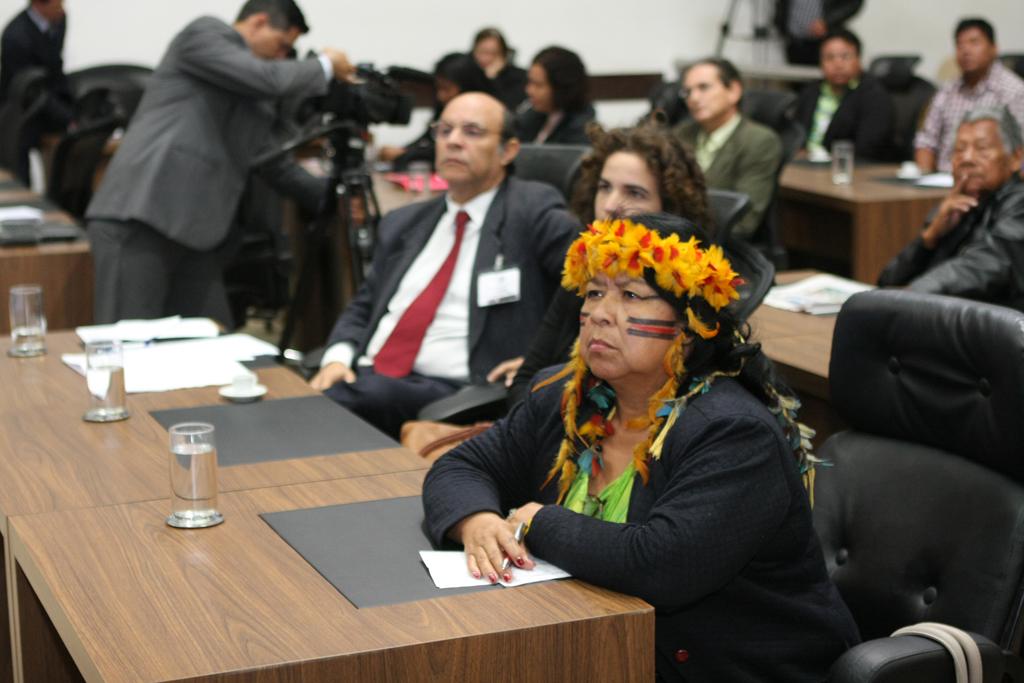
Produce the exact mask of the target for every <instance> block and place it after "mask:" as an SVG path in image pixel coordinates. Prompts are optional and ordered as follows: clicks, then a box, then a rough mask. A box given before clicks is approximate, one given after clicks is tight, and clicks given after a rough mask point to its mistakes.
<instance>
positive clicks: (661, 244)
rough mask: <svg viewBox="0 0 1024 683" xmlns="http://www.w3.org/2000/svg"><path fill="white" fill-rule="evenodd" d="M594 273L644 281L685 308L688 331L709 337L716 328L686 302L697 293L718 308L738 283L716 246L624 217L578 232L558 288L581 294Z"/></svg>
mask: <svg viewBox="0 0 1024 683" xmlns="http://www.w3.org/2000/svg"><path fill="white" fill-rule="evenodd" d="M597 273H604V274H606V275H608V276H609V277H613V278H614V277H616V276H617V275H619V274H620V273H626V274H627V275H629V276H630V277H635V278H645V279H647V280H648V281H649V282H650V283H651V285H652V286H655V287H657V288H658V289H660V290H661V291H662V292H664V293H665V294H669V295H671V298H672V299H674V300H675V301H676V302H678V303H680V304H682V305H684V306H685V309H684V310H683V311H680V312H681V313H685V315H686V318H687V322H688V323H689V327H690V329H691V330H692V331H694V332H696V333H697V334H699V335H700V336H701V337H703V338H705V339H710V338H712V337H714V336H715V335H716V334H717V333H718V326H717V324H716V325H715V327H710V326H709V325H707V324H705V323H704V321H702V320H701V319H700V317H699V316H698V315H697V314H696V312H694V310H693V307H692V306H691V305H690V304H689V303H688V302H689V301H690V300H691V299H694V298H698V297H699V298H702V299H704V301H706V302H707V303H708V305H709V306H711V308H713V309H714V310H716V311H719V310H721V309H722V308H724V307H725V306H727V305H728V304H729V303H730V302H731V301H734V300H736V299H739V298H740V295H739V292H737V291H736V287H737V286H739V285H740V284H742V280H741V279H740V277H739V275H737V274H736V272H735V271H734V270H733V269H732V265H731V264H730V263H729V261H728V260H727V259H726V258H725V256H724V255H723V253H722V248H721V247H720V246H718V245H711V246H709V247H708V248H707V249H704V248H702V247H701V246H700V242H699V241H698V240H697V238H696V237H690V239H689V240H687V241H686V242H683V241H681V240H680V239H679V235H677V234H675V233H672V234H670V235H668V236H666V237H662V236H661V235H659V234H658V233H657V232H656V231H654V230H651V229H650V228H648V227H646V226H644V225H642V224H639V223H634V222H633V221H631V220H629V219H628V218H626V219H619V218H617V219H614V220H607V221H595V222H594V223H592V224H591V225H590V226H588V227H587V229H586V230H585V231H583V232H582V233H580V236H579V237H578V238H577V239H576V241H575V242H573V243H572V246H571V247H569V251H568V253H566V255H565V267H564V268H563V270H562V286H563V287H565V288H566V289H568V290H575V291H576V292H578V293H579V294H580V296H583V294H584V292H585V289H586V286H587V283H588V282H590V280H592V279H593V277H594V275H596V274H597Z"/></svg>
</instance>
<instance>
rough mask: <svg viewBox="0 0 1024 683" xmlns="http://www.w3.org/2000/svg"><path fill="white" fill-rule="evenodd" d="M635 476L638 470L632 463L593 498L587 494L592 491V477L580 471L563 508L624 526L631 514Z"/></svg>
mask: <svg viewBox="0 0 1024 683" xmlns="http://www.w3.org/2000/svg"><path fill="white" fill-rule="evenodd" d="M634 474H636V468H635V467H634V466H633V462H632V461H630V463H629V467H627V468H626V469H625V471H624V472H623V473H622V474H620V475H619V476H618V477H616V478H615V481H613V482H612V483H610V484H608V486H605V487H604V490H603V491H601V492H600V493H599V494H597V495H596V496H592V495H590V494H589V493H587V491H588V490H589V489H590V475H589V474H587V473H586V472H584V471H583V470H582V469H580V470H578V471H577V472H576V478H575V479H573V480H572V485H571V486H570V487H569V492H568V493H567V494H566V495H565V501H564V502H563V503H562V506H563V507H565V508H568V509H569V510H572V511H573V512H578V513H580V514H583V515H586V516H587V517H596V518H597V519H602V520H604V521H606V522H618V523H619V524H622V523H624V522H625V521H626V515H627V514H628V513H629V494H630V493H631V492H632V490H633V475H634Z"/></svg>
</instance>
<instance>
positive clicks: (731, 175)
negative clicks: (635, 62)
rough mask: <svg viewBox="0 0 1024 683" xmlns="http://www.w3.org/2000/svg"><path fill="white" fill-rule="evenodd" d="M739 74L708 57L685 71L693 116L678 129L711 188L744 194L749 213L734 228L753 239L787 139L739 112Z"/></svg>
mask: <svg viewBox="0 0 1024 683" xmlns="http://www.w3.org/2000/svg"><path fill="white" fill-rule="evenodd" d="M742 97H743V84H742V83H741V81H740V73H739V71H737V70H736V67H735V66H734V65H733V64H732V62H730V61H728V60H725V59H718V58H711V59H704V60H701V61H699V62H697V63H696V64H693V65H691V66H690V68H688V69H687V70H686V73H685V74H683V98H684V99H685V100H686V106H687V108H688V109H689V111H690V116H691V117H692V118H690V119H687V120H686V121H683V122H682V123H680V124H679V125H677V126H676V127H675V128H674V129H673V131H672V132H673V133H675V135H676V136H677V137H678V138H679V139H680V140H681V141H682V143H683V144H684V145H686V146H687V147H689V148H690V149H691V150H693V153H694V157H695V158H696V159H697V164H698V165H699V166H700V168H701V170H702V171H704V179H705V180H706V181H707V186H708V187H713V188H716V189H720V190H732V191H734V192H742V193H744V194H746V195H747V196H748V197H750V211H748V212H747V214H746V215H745V216H744V217H743V219H742V220H741V221H740V222H739V223H737V224H736V225H735V226H734V227H733V229H732V233H731V234H732V235H735V236H737V237H740V238H744V239H748V238H750V237H752V236H753V234H754V232H755V231H756V230H757V227H758V226H759V225H760V224H761V219H762V218H763V217H764V213H765V211H766V210H767V209H768V204H770V203H771V200H772V195H773V194H774V192H775V183H776V176H777V174H778V171H779V164H780V163H781V162H782V142H781V141H780V140H779V136H778V135H776V134H775V131H773V130H771V129H770V128H767V127H766V126H762V125H761V124H759V123H756V122H754V121H751V120H749V119H747V118H746V117H744V116H742V115H741V114H740V100H741V99H742Z"/></svg>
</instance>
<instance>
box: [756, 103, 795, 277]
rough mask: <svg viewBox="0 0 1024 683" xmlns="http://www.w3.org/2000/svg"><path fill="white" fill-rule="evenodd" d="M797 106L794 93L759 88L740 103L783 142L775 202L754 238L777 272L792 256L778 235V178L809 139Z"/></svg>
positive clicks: (765, 215) (769, 206)
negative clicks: (797, 118) (801, 122)
mask: <svg viewBox="0 0 1024 683" xmlns="http://www.w3.org/2000/svg"><path fill="white" fill-rule="evenodd" d="M796 103H797V96H796V94H795V93H792V92H784V91H780V90H757V89H749V90H745V91H744V92H743V101H742V102H741V103H740V105H741V108H742V109H743V113H744V115H745V116H748V117H750V118H751V119H753V120H754V121H756V122H758V123H760V124H762V125H764V126H767V127H769V128H771V129H772V130H774V131H775V132H776V134H777V135H778V136H779V140H780V141H781V142H782V159H781V161H780V163H779V169H778V171H777V172H776V174H775V188H774V191H773V194H772V200H771V202H770V203H769V205H768V210H767V211H765V214H764V218H763V219H762V220H761V225H759V226H758V228H757V230H756V231H755V232H754V235H753V237H752V238H751V242H753V243H754V244H755V245H757V247H758V248H759V249H760V250H761V251H762V252H763V253H764V254H765V256H766V257H767V258H768V259H769V260H770V261H771V262H772V263H773V264H774V265H775V268H776V269H777V270H785V268H786V266H787V265H788V263H789V257H788V255H787V254H786V249H785V247H783V246H782V238H781V237H780V235H779V218H778V206H777V204H778V202H777V201H776V200H775V196H776V194H777V193H778V189H779V176H781V175H782V169H783V168H784V167H785V166H786V164H788V163H789V162H790V161H792V159H793V157H794V156H795V155H796V153H797V152H798V151H799V150H800V148H801V147H803V145H804V140H805V139H806V138H807V131H806V130H804V127H803V125H801V124H800V122H799V121H797V120H796V118H795V115H796Z"/></svg>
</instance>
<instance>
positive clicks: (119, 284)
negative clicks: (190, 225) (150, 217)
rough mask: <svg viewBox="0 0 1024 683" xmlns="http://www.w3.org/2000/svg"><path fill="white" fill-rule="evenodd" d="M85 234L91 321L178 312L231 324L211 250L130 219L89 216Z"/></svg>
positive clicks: (217, 265)
mask: <svg viewBox="0 0 1024 683" xmlns="http://www.w3.org/2000/svg"><path fill="white" fill-rule="evenodd" d="M88 235H89V242H90V244H91V246H92V256H93V267H94V269H95V281H96V302H95V306H94V314H93V317H94V320H93V322H94V323H96V324H98V325H99V324H108V323H114V322H117V321H118V320H123V319H125V318H162V317H165V316H169V315H183V316H202V317H208V318H213V319H214V320H217V321H218V322H220V323H222V324H224V325H225V326H226V327H227V328H228V329H231V328H232V327H233V320H232V316H231V309H230V307H229V305H228V298H227V293H226V291H225V289H224V280H223V277H222V271H221V263H220V260H219V259H218V256H217V252H216V250H210V251H196V250H195V249H189V248H188V247H185V246H183V245H181V244H179V243H177V242H174V241H173V240H170V239H168V238H167V237H164V236H163V235H161V234H160V233H158V232H157V231H156V230H154V229H153V228H151V227H149V226H148V225H146V224H145V223H141V222H139V221H133V220H128V221H119V220H107V219H93V220H91V221H89V224H88ZM129 283H130V285H129Z"/></svg>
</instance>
